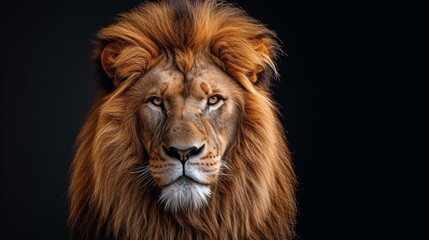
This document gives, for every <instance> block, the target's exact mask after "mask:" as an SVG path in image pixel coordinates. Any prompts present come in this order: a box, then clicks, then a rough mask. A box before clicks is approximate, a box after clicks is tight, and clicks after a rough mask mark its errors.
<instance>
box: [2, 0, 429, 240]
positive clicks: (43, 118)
mask: <svg viewBox="0 0 429 240" xmlns="http://www.w3.org/2000/svg"><path fill="white" fill-rule="evenodd" d="M138 2H139V1H131V0H127V1H98V2H93V1H78V2H77V1H57V3H54V2H46V1H13V2H12V1H9V2H7V3H6V2H2V3H1V4H0V7H1V15H0V17H1V22H0V24H1V25H0V27H1V28H0V33H1V38H0V43H1V44H0V47H1V52H0V59H1V64H0V70H1V71H0V77H1V85H0V89H1V105H0V107H1V108H0V113H1V117H0V123H1V145H0V146H1V165H0V166H1V168H0V186H1V188H0V189H1V190H0V191H1V202H0V209H1V210H0V211H1V212H0V218H1V225H0V239H67V236H68V235H67V229H66V221H67V220H66V219H67V185H68V173H69V172H68V171H69V166H70V163H71V160H72V155H73V144H74V141H75V137H76V134H77V133H78V131H79V128H80V126H81V125H82V123H83V121H84V118H85V115H86V113H87V111H88V109H89V104H90V101H91V98H92V96H93V94H94V88H95V83H94V74H93V72H92V69H91V64H90V54H91V45H90V39H91V38H92V36H93V35H94V33H95V32H96V31H97V30H98V29H99V28H100V27H102V26H105V25H106V24H109V23H111V21H112V20H113V16H114V15H115V14H117V13H120V12H122V11H125V10H127V9H129V8H130V7H132V6H135V5H136V4H137V3H138ZM393 2H395V1H381V2H380V1H356V2H350V1H332V0H328V1H314V2H308V1H287V2H282V1H274V0H270V1H269V0H265V1H257V2H256V1H255V2H253V1H244V0H243V1H237V3H238V4H239V5H241V6H242V7H243V8H244V9H246V10H247V11H248V12H249V14H250V15H252V16H253V17H255V18H257V19H259V20H261V21H262V22H263V23H265V24H266V25H267V26H268V27H269V28H271V29H273V30H275V31H276V32H277V33H278V36H279V38H280V39H281V40H282V42H283V50H284V51H285V52H286V53H287V56H286V55H284V56H282V57H281V59H280V62H279V68H280V73H281V76H282V77H281V80H280V81H278V82H276V83H275V85H274V92H275V98H276V100H277V101H278V102H279V103H280V105H282V110H281V111H282V113H283V114H284V117H283V122H284V124H285V127H286V129H287V137H288V140H289V144H290V148H291V149H292V151H293V160H294V164H295V166H296V172H297V174H298V177H299V182H300V186H299V189H298V193H297V194H298V204H299V218H298V220H299V221H298V226H297V227H298V228H297V230H298V236H299V239H303V240H306V239H428V229H429V224H428V215H429V213H428V185H427V182H428V105H427V103H428V14H427V12H428V6H427V2H426V3H425V4H424V1H420V2H422V3H420V4H418V3H417V2H419V1H416V2H411V1H407V4H405V3H393Z"/></svg>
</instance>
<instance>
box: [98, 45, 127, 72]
mask: <svg viewBox="0 0 429 240" xmlns="http://www.w3.org/2000/svg"><path fill="white" fill-rule="evenodd" d="M121 51H122V46H121V45H120V44H119V43H117V42H111V43H108V44H107V45H106V46H104V48H103V50H102V51H101V56H100V62H101V66H102V67H103V70H104V72H105V73H106V76H107V77H108V78H113V77H114V76H115V62H116V59H117V57H118V55H119V54H120V53H121Z"/></svg>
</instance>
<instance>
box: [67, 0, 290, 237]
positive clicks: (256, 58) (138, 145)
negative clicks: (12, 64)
mask: <svg viewBox="0 0 429 240" xmlns="http://www.w3.org/2000/svg"><path fill="white" fill-rule="evenodd" d="M94 46H95V49H94V61H95V64H96V67H97V68H99V71H98V72H99V74H98V80H99V81H98V82H99V87H98V89H97V94H96V97H95V99H94V102H93V106H92V108H91V110H90V113H89V115H88V118H87V120H86V122H85V124H84V126H83V128H82V129H81V132H80V134H79V136H78V139H77V145H76V146H77V147H76V148H77V150H76V154H75V159H74V161H73V164H72V167H71V176H70V178H71V180H70V188H69V200H70V209H69V225H70V231H71V234H72V236H73V238H75V239H292V238H293V237H294V227H295V217H296V205H295V183H296V180H295V175H294V172H293V167H292V162H291V157H290V153H289V151H288V149H287V146H286V139H285V137H284V136H285V134H284V130H283V127H282V125H281V123H280V121H279V117H278V115H279V114H278V112H277V107H276V104H275V103H274V101H273V100H272V98H271V94H270V80H271V79H272V78H274V77H275V76H276V75H277V70H276V65H275V59H276V57H277V55H278V54H279V53H280V51H281V50H280V48H279V45H278V43H277V41H276V36H275V34H274V33H273V32H272V31H270V30H269V29H267V28H266V27H265V26H264V25H263V24H261V23H260V22H258V21H256V20H254V19H253V18H251V17H249V16H248V15H247V14H246V13H245V12H244V11H243V10H241V9H240V8H238V7H235V6H233V5H230V4H227V3H224V2H218V1H211V0H208V1H170V2H168V1H160V2H147V3H143V4H141V5H139V6H137V7H136V8H135V9H133V10H131V11H129V12H127V13H124V14H121V15H120V17H119V18H118V19H116V21H115V23H114V24H112V25H110V26H108V27H105V28H103V29H101V30H100V32H98V34H97V36H96V39H95V44H94ZM202 51H206V52H208V53H209V55H210V57H211V59H212V61H213V63H215V64H216V65H217V66H218V67H219V69H221V70H222V71H224V72H225V73H226V74H227V75H228V76H230V77H231V78H232V79H233V80H234V81H236V82H237V83H238V84H239V86H241V93H240V94H242V95H243V96H244V98H243V101H242V102H239V103H237V104H238V105H239V113H238V114H239V117H238V118H237V119H238V120H237V121H238V123H237V126H238V127H237V129H236V130H235V134H234V137H233V139H232V140H231V142H230V144H229V146H228V148H227V150H226V152H225V153H224V156H223V158H222V159H223V161H225V162H226V163H227V167H225V168H223V169H222V174H220V175H219V179H218V181H217V183H216V184H214V185H213V186H211V190H212V192H211V195H210V198H209V200H208V202H207V204H206V205H205V206H202V207H201V208H199V209H198V210H197V211H186V209H185V210H183V211H167V210H166V209H165V207H164V206H162V204H161V203H160V202H159V195H160V189H159V188H158V187H157V186H156V185H154V184H141V182H142V181H150V179H141V178H138V177H137V175H136V174H132V173H133V172H134V171H136V169H138V168H139V166H142V165H143V166H144V165H147V164H148V159H149V153H148V152H147V151H146V150H145V148H144V147H143V144H142V141H143V140H142V137H141V134H140V133H141V129H142V126H141V123H140V121H139V120H138V118H139V116H138V115H137V114H136V108H137V106H138V104H139V102H135V101H134V100H132V99H129V98H127V97H126V96H127V91H129V89H130V88H131V87H132V86H133V84H134V83H135V82H136V81H137V79H138V78H139V77H141V76H143V75H144V74H145V73H146V72H148V71H149V70H150V69H152V68H153V67H154V66H156V65H157V64H158V63H159V61H160V60H159V59H161V58H162V57H163V56H166V55H168V56H169V57H170V58H171V59H173V61H174V63H175V65H176V66H177V68H178V69H179V70H180V71H181V72H183V73H186V72H188V71H190V69H191V68H192V66H193V64H194V61H195V59H196V56H197V55H198V54H199V53H200V52H202Z"/></svg>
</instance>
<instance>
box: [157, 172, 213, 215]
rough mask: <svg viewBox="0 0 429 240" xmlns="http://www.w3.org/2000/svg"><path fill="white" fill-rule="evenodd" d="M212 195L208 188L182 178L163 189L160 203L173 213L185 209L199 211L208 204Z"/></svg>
mask: <svg viewBox="0 0 429 240" xmlns="http://www.w3.org/2000/svg"><path fill="white" fill-rule="evenodd" d="M210 194H211V190H210V188H209V187H208V186H206V185H203V184H200V183H197V182H195V181H194V180H192V179H190V178H188V177H185V176H182V177H179V178H178V179H177V180H176V181H174V182H173V183H171V184H169V185H168V186H165V187H164V188H163V189H162V192H161V195H160V197H159V201H160V202H162V203H163V204H164V205H165V209H166V210H170V211H173V212H176V211H179V210H185V209H187V210H197V209H199V208H200V207H201V206H203V205H205V204H207V198H208V197H210Z"/></svg>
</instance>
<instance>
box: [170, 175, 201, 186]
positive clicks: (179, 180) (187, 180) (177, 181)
mask: <svg viewBox="0 0 429 240" xmlns="http://www.w3.org/2000/svg"><path fill="white" fill-rule="evenodd" d="M187 183H193V184H198V185H202V186H209V184H207V183H203V182H200V181H198V180H195V179H193V178H191V177H189V176H187V175H182V176H180V177H178V178H177V179H175V180H173V181H171V182H170V183H167V184H165V185H164V186H162V187H163V188H166V187H169V186H171V185H173V184H179V185H182V184H187Z"/></svg>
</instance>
